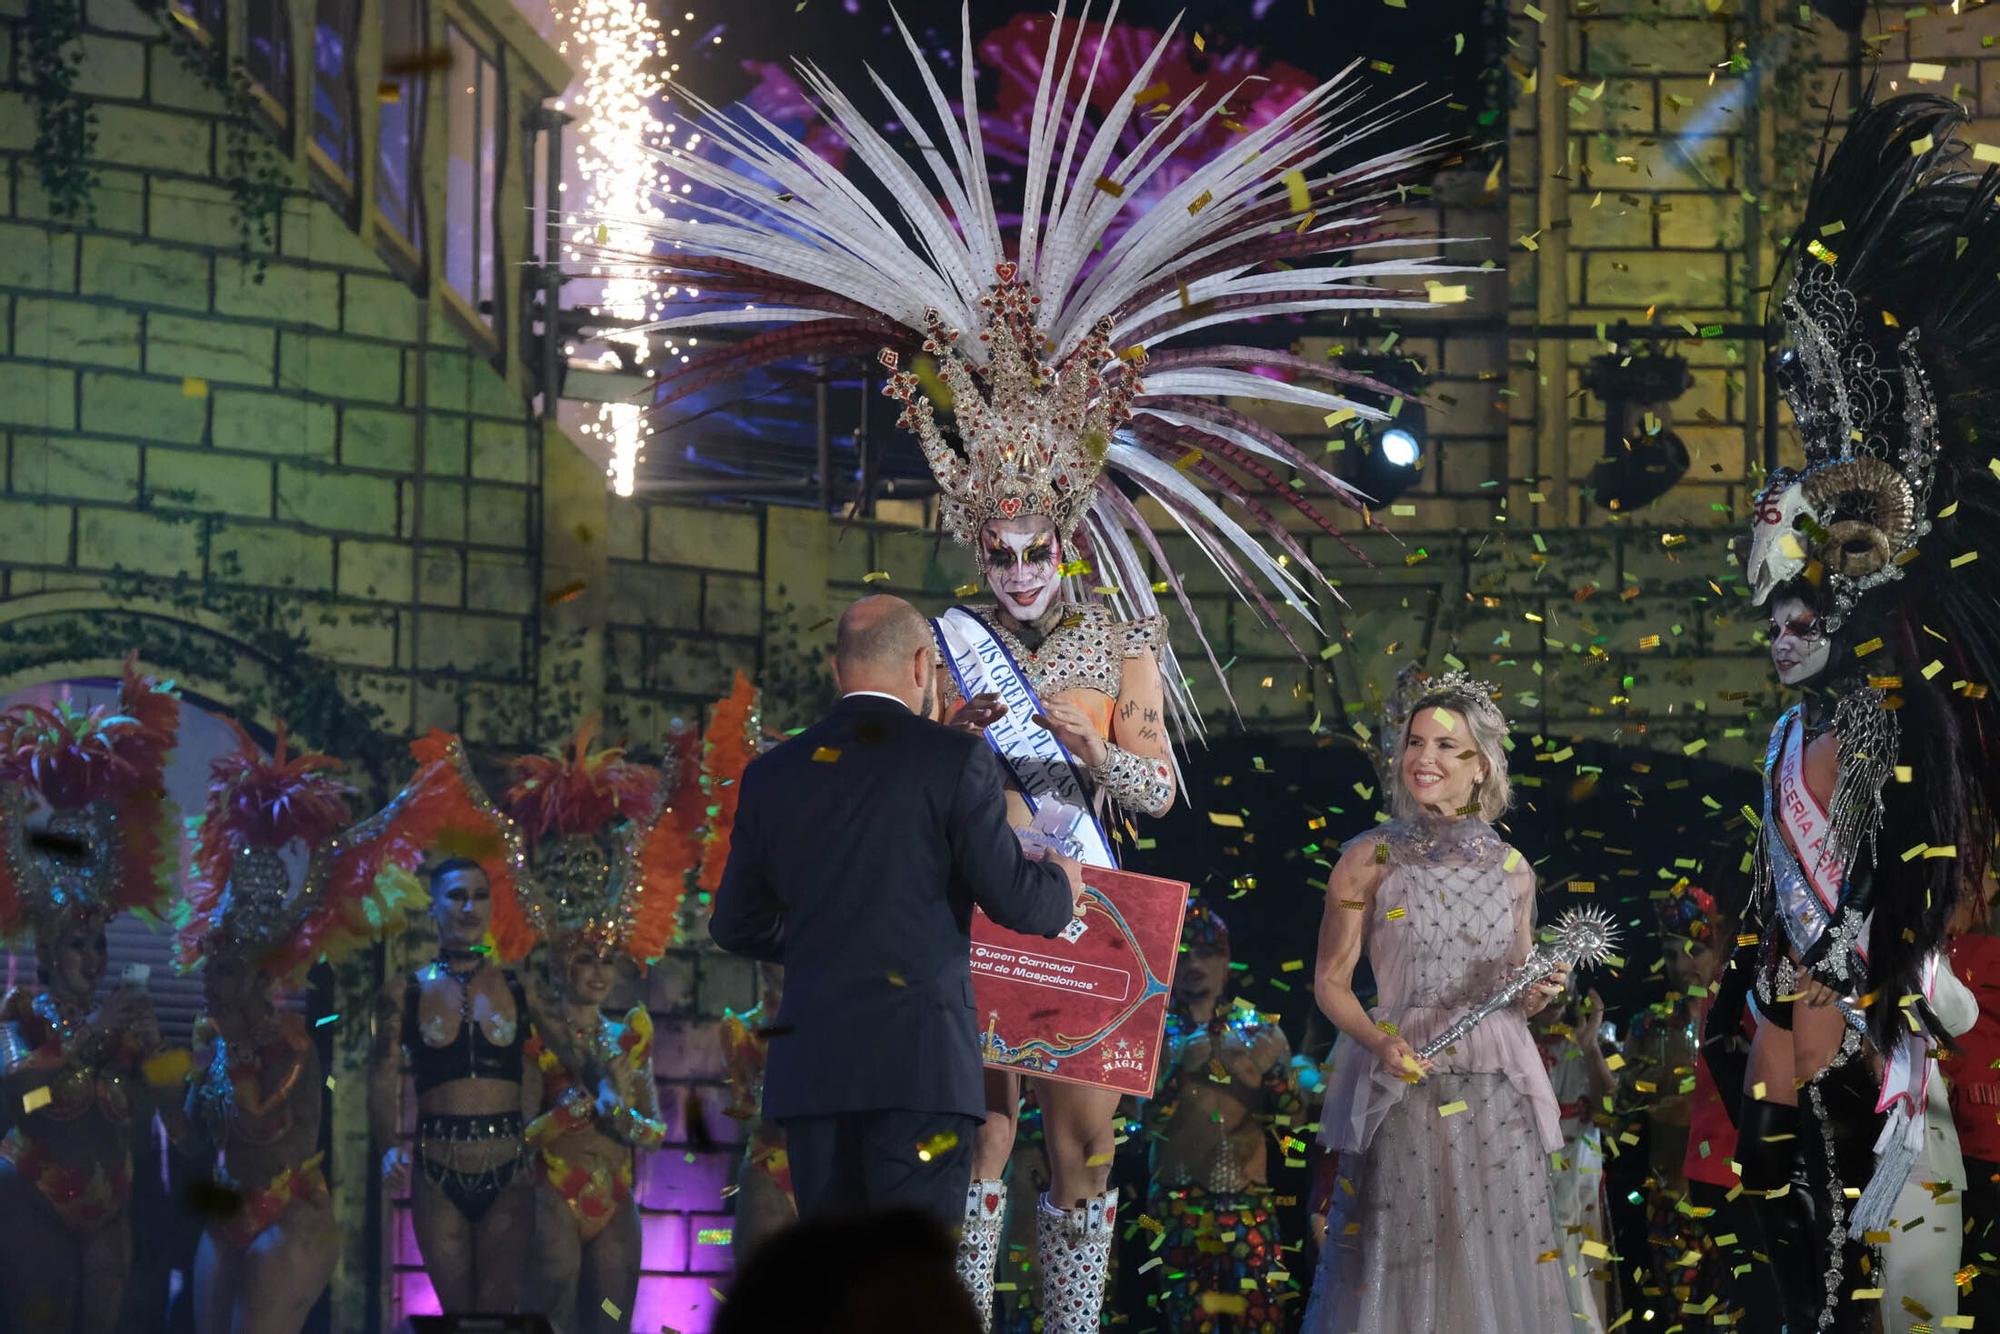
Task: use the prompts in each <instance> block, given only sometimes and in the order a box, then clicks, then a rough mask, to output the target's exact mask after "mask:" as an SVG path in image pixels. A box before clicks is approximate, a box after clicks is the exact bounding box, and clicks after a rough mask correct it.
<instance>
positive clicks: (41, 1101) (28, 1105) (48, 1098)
mask: <svg viewBox="0 0 2000 1334" xmlns="http://www.w3.org/2000/svg"><path fill="white" fill-rule="evenodd" d="M54 1101H55V1095H54V1094H52V1093H50V1092H49V1090H48V1086H47V1085H46V1084H45V1085H43V1086H42V1087H41V1088H38V1089H29V1090H28V1091H27V1092H26V1093H24V1094H22V1095H21V1111H22V1113H23V1114H24V1115H25V1114H26V1113H28V1112H33V1111H39V1110H40V1109H41V1108H44V1107H46V1106H48V1105H49V1104H50V1103H51V1102H54Z"/></svg>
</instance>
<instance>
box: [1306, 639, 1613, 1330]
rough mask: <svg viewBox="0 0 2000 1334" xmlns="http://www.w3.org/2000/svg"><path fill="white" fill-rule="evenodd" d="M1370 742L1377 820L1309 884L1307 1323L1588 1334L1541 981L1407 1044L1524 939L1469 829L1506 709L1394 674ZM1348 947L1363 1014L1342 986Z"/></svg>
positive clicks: (1523, 921) (1526, 915) (1459, 688)
mask: <svg viewBox="0 0 2000 1334" xmlns="http://www.w3.org/2000/svg"><path fill="white" fill-rule="evenodd" d="M1406 688H1407V689H1408V692H1409V694H1408V696H1406V697H1402V698H1399V699H1398V700H1397V701H1396V702H1395V704H1394V705H1393V706H1392V709H1391V713H1390V717H1389V720H1388V727H1387V734H1388V735H1389V736H1390V737H1391V738H1393V740H1392V741H1391V748H1390V752H1389V755H1388V761H1389V767H1390V769H1391V774H1390V776H1389V777H1388V778H1387V779H1386V780H1385V784H1386V785H1388V786H1389V790H1390V809H1391V811H1392V812H1393V814H1394V815H1395V817H1396V818H1395V819H1393V820H1391V821H1390V822H1389V823H1388V824H1386V825H1384V826H1382V827H1381V828H1380V829H1378V830H1376V831H1374V832H1372V833H1368V834H1363V835H1362V836H1360V837H1359V838H1356V839H1354V840H1353V841H1352V842H1350V843H1349V844H1348V845H1347V847H1346V850H1345V851H1344V852H1343V853H1342V854H1341V858H1340V861H1339V863H1338V864H1336V865H1335V867H1334V870H1333V876H1332V878H1331V879H1330V880H1329V881H1328V884H1327V895H1326V913H1325V917H1324V918H1323V920H1322V922H1321V925H1320V942H1319V960H1318V964H1317V970H1316V972H1315V975H1314V984H1313V991H1314V996H1315V998H1316V999H1317V1000H1318V1001H1319V1006H1320V1009H1321V1010H1322V1011H1324V1012H1325V1013H1326V1015H1327V1017H1328V1018H1329V1019H1331V1020H1333V1022H1334V1024H1335V1025H1336V1026H1338V1027H1339V1029H1340V1031H1341V1034H1342V1035H1343V1036H1344V1037H1345V1038H1346V1039H1347V1040H1346V1041H1345V1042H1343V1043H1340V1044H1339V1045H1338V1047H1337V1048H1336V1051H1335V1055H1334V1065H1333V1072H1332V1074H1331V1076H1330V1077H1329V1078H1328V1081H1327V1094H1326V1104H1325V1106H1324V1107H1323V1108H1322V1109H1321V1111H1320V1126H1321V1131H1320V1139H1321V1142H1322V1143H1323V1144H1325V1145H1326V1146H1327V1147H1328V1148H1331V1149H1335V1150H1338V1151H1339V1153H1340V1169H1341V1175H1342V1176H1343V1177H1344V1178H1346V1180H1347V1182H1348V1183H1350V1184H1351V1186H1352V1190H1351V1191H1350V1190H1348V1189H1346V1188H1343V1189H1339V1190H1336V1191H1335V1192H1334V1195H1333V1213H1332V1216H1331V1217H1330V1218H1329V1219H1328V1222H1327V1235H1326V1243H1325V1245H1324V1246H1322V1247H1321V1249H1320V1265H1319V1274H1318V1277H1317V1278H1316V1279H1315V1281H1314V1283H1313V1295H1312V1301H1311V1303H1310V1305H1309V1306H1308V1307H1307V1310H1306V1318H1305V1326H1304V1328H1305V1330H1306V1331H1307V1334H1406V1332H1407V1331H1410V1330H1433V1329H1435V1330H1442V1329H1450V1330H1452V1331H1453V1334H1555V1332H1556V1331H1594V1330H1596V1329H1597V1328H1598V1324H1597V1320H1596V1316H1595V1313H1594V1312H1593V1311H1589V1310H1585V1311H1581V1312H1575V1313H1572V1310H1571V1307H1572V1302H1571V1291H1572V1290H1571V1287H1570V1285H1569V1283H1568V1282H1567V1281H1566V1280H1565V1276H1564V1275H1563V1273H1562V1271H1561V1269H1560V1267H1559V1265H1558V1264H1557V1263H1556V1262H1555V1260H1554V1259H1544V1257H1550V1256H1553V1257H1560V1255H1561V1242H1560V1241H1559V1239H1558V1237H1557V1234H1556V1225H1555V1218H1554V1212H1553V1205H1552V1202H1551V1201H1552V1197H1551V1187H1550V1182H1549V1167H1548V1155H1549V1154H1551V1153H1553V1152H1555V1151H1556V1150H1557V1149H1559V1148H1561V1147H1562V1124H1561V1123H1562V1113H1561V1111H1560V1109H1559V1108H1558V1106H1557V1104H1556V1097H1555V1092H1554V1090H1553V1089H1552V1088H1551V1087H1550V1085H1549V1077H1548V1072H1547V1071H1546V1070H1544V1069H1543V1067H1542V1059H1541V1056H1540V1054H1539V1053H1538V1052H1537V1051H1536V1049H1535V1040H1534V1037H1533V1035H1532V1034H1530V1033H1529V1031H1528V1018H1529V1017H1530V1016H1532V1015H1535V1014H1537V1013H1539V1012H1540V1011H1541V1010H1542V1009H1543V1008H1544V1007H1545V1006H1547V1005H1548V1003H1549V1002H1550V1001H1551V1000H1553V999H1554V998H1555V997H1556V996H1557V995H1559V994H1560V993H1561V991H1562V985H1563V983H1564V981H1565V980H1566V976H1567V973H1566V970H1564V971H1562V972H1559V973H1557V974H1553V975H1551V976H1550V977H1547V978H1544V979H1543V980H1541V981H1540V982H1537V983H1535V984H1534V985H1533V986H1532V987H1531V988H1530V989H1529V990H1528V991H1527V992H1526V993H1524V995H1523V997H1522V1000H1521V1003H1520V1005H1519V1006H1518V1007H1516V1008H1513V1009H1506V1010H1501V1011H1499V1012H1497V1013H1495V1014H1492V1015H1489V1016H1487V1017H1486V1018H1485V1019H1482V1020H1481V1021H1480V1022H1479V1024H1478V1026H1476V1027H1475V1028H1473V1029H1472V1031H1471V1032H1470V1033H1468V1034H1467V1035H1466V1036H1465V1037H1464V1038H1462V1039H1460V1040H1459V1042H1457V1043H1456V1044H1455V1045H1453V1046H1451V1047H1447V1048H1446V1049H1445V1050H1444V1051H1443V1052H1441V1053H1439V1055H1438V1057H1437V1059H1436V1060H1435V1061H1421V1060H1419V1059H1418V1057H1417V1054H1416V1052H1417V1048H1419V1047H1421V1046H1422V1045H1423V1044H1424V1043H1425V1042H1426V1041H1427V1040H1429V1039H1430V1038H1432V1037H1434V1036H1435V1035H1437V1034H1438V1033H1441V1032H1443V1031H1444V1030H1445V1029H1447V1028H1448V1027H1450V1025H1451V1024H1452V1022H1453V1021H1454V1020H1456V1019H1457V1018H1458V1017H1459V1016H1460V1015H1461V1014H1463V1013H1465V1012H1466V1011H1468V1010H1470V1009H1472V1008H1473V1007H1474V1006H1476V1005H1477V1004H1478V1003H1479V1002H1481V1001H1483V1000H1485V999H1486V998H1487V997H1488V996H1491V995H1492V994H1494V993H1495V992H1497V991H1499V990H1500V989H1501V986H1502V985H1503V983H1504V982H1505V980H1506V978H1507V977H1508V975H1509V974H1510V973H1511V972H1512V971H1513V970H1514V969H1516V968H1518V967H1520V965H1521V964H1522V963H1523V962H1525V961H1526V959H1527V957H1528V954H1529V952H1530V951H1531V950H1532V949H1533V948H1534V915H1535V877H1534V872H1533V870H1532V869H1531V868H1530V867H1529V865H1528V862H1527V859H1526V858H1524V857H1523V856H1522V855H1521V854H1520V852H1518V851H1517V850H1515V849H1513V848H1510V847H1508V846H1507V844H1506V843H1504V842H1502V841H1501V839H1500V836H1499V835H1498V834H1496V833H1494V831H1493V826H1492V825H1491V824H1489V823H1488V821H1489V820H1493V819H1497V818H1499V816H1500V815H1501V814H1502V813H1503V812H1504V811H1505V810H1506V809H1507V804H1508V800H1509V788H1508V781H1507V753H1506V750H1505V748H1504V744H1505V741H1506V736H1507V721H1506V719H1505V718H1503V717H1502V716H1501V714H1500V710H1499V709H1498V708H1497V707H1496V706H1495V705H1494V703H1493V699H1492V696H1493V688H1492V687H1491V686H1488V685H1486V684H1485V683H1484V682H1480V681H1474V680H1471V679H1469V678H1467V677H1465V676H1463V675H1462V674H1460V673H1456V672H1454V673H1452V674H1450V675H1448V676H1443V677H1439V678H1436V679H1435V680H1433V681H1431V682H1429V683H1427V684H1422V685H1412V686H1410V687H1406ZM1364 952H1365V953H1366V954H1367V956H1368V962H1369V966H1370V968H1371V969H1372V971H1373V973H1374V976H1375V985H1376V991H1377V996H1376V1006H1375V1009H1374V1011H1373V1012H1372V1013H1371V1012H1370V1011H1368V1010H1367V1009H1364V1008H1363V1007H1362V1004H1361V1001H1360V999H1359V997H1357V996H1356V995H1355V992H1354V967H1355V964H1356V963H1357V962H1358V961H1359V960H1360V958H1361V955H1362V954H1363V953H1364Z"/></svg>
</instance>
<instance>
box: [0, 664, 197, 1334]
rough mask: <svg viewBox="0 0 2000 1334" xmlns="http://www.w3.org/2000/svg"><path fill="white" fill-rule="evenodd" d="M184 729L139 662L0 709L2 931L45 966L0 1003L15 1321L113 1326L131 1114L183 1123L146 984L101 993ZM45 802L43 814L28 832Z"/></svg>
mask: <svg viewBox="0 0 2000 1334" xmlns="http://www.w3.org/2000/svg"><path fill="white" fill-rule="evenodd" d="M179 728H180V703H179V701H178V700H177V699H176V698H175V697H174V695H173V693H172V691H171V689H170V688H169V687H168V686H166V685H163V684H161V683H160V682H157V681H153V680H149V679H146V678H143V677H141V676H140V675H139V674H138V672H137V669H136V668H135V667H134V665H133V664H132V663H130V662H128V663H127V664H126V667H125V678H124V683H123V686H122V687H121V689H120V691H119V697H118V705H117V707H116V708H112V707H109V706H100V707H98V708H94V709H89V710H81V709H77V708H75V707H73V706H72V705H71V704H70V702H69V701H68V700H66V699H65V700H62V701H60V702H58V703H57V704H55V705H54V706H53V707H50V708H42V707H40V706H38V705H30V704H22V705H16V706H15V707H14V708H12V709H9V710H8V711H7V712H6V713H5V714H4V715H0V938H4V939H9V940H12V939H17V938H19V937H21V936H22V935H24V934H27V933H29V932H32V933H33V936H34V941H35V962H36V965H37V969H38V971H39V973H40V976H41V989H40V990H39V991H29V990H28V989H26V988H17V989H16V990H14V991H12V992H10V993H9V994H8V996H7V998H6V1001H5V1003H4V1005H0V1093H3V1094H4V1097H5V1099H6V1113H5V1114H6V1117H7V1119H8V1120H9V1121H10V1122H11V1124H10V1125H9V1127H8V1130H7V1135H6V1138H5V1139H4V1140H0V1233H4V1236H5V1243H4V1244H0V1292H4V1294H5V1297H6V1305H7V1313H8V1316H9V1321H10V1324H11V1327H12V1328H14V1329H16V1330H22V1331H27V1330H35V1331H48V1334H110V1331H111V1330H112V1329H113V1328H114V1327H115V1326H116V1324H117V1321H118V1314H119V1306H120V1303H121V1302H122V1301H123V1298H124V1292H125V1284H126V1280H127V1278H128V1277H129V1275H130V1272H131V1265H132V1234H131V1225H130V1220H129V1218H128V1215H127V1211H126V1202H127V1200H128V1198H129V1197H130V1194H131V1189H132V1153H131V1147H130V1146H131V1140H132V1137H133V1131H134V1127H135V1125H137V1124H144V1123H146V1122H147V1121H149V1120H150V1118H151V1117H152V1115H153V1113H154V1112H155V1111H159V1112H160V1113H161V1115H162V1117H163V1119H164V1120H166V1121H167V1123H168V1127H169V1130H170V1131H172V1130H174V1129H176V1128H178V1126H179V1112H178V1106H177V1104H178V1099H179V1085H180V1081H181V1072H182V1069H184V1065H183V1066H176V1067H174V1068H172V1069H171V1070H170V1071H167V1072H163V1071H162V1070H161V1066H162V1065H165V1064H170V1062H168V1061H163V1060H155V1059H153V1058H155V1057H159V1056H161V1054H162V1052H161V1038H160V1025H159V1021H158V1019H157V1018H156V1017H155V1016H154V1013H153V1006H152V1002H151V1001H150V1000H148V999H147V996H146V989H145V984H144V982H143V981H135V980H128V981H126V982H124V983H121V984H120V985H119V986H118V987H117V988H116V989H114V990H113V991H112V992H111V993H110V994H109V995H107V996H106V997H105V998H104V1000H103V1001H102V1002H96V1001H95V1000H94V997H95V994H96V991H97V986H98V983H99V981H101V980H102V978H103V976H104V969H105V963H106V958H105V945H104V928H105V924H106V923H107V922H109V921H110V920H111V919H112V918H113V917H116V916H117V915H118V914H120V913H122V912H128V911H143V912H150V913H155V914H157V913H159V912H161V911H163V910H164V908H165V907H166V904H167V901H168V900H169V898H170V897H171V894H172V889H173V869H174V860H175V858H174V847H175V829H174V823H175V821H174V813H173V809H172V806H171V804H170V803H169V802H167V801H166V799H165V773H166V764H167V756H168V753H169V752H170V751H171V750H172V749H173V747H174V741H175V738H176V736H177V734H178V732H179ZM38 800H39V802H40V803H41V804H42V805H44V806H46V807H47V808H48V812H49V813H48V817H47V821H46V824H45V825H44V826H42V827H41V828H39V829H37V830H36V831H35V834H34V835H31V834H30V832H29V829H28V825H29V822H30V819H31V817H32V816H33V815H34V812H35V808H36V803H37V801H38ZM93 1005H94V1006H95V1008H93ZM183 1055H185V1054H184V1053H183ZM149 1073H150V1074H152V1075H154V1076H156V1078H154V1079H149V1078H148V1075H149Z"/></svg>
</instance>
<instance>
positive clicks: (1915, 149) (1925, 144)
mask: <svg viewBox="0 0 2000 1334" xmlns="http://www.w3.org/2000/svg"><path fill="white" fill-rule="evenodd" d="M1936 146H1937V141H1936V140H1935V139H1933V138H1932V137H1931V136H1930V135H1928V134H1927V135H1925V136H1924V137H1923V138H1921V139H1913V140H1911V141H1910V156H1911V157H1922V156H1923V155H1924V154H1926V153H1928V152H1930V151H1931V149H1933V148H1935V147H1936ZM1854 1295H1855V1296H1857V1297H1859V1296H1860V1295H1861V1294H1860V1293H1858V1292H1857V1293H1855V1294H1854ZM1877 1295H1878V1296H1879V1295H1880V1294H1879V1293H1878V1294H1877Z"/></svg>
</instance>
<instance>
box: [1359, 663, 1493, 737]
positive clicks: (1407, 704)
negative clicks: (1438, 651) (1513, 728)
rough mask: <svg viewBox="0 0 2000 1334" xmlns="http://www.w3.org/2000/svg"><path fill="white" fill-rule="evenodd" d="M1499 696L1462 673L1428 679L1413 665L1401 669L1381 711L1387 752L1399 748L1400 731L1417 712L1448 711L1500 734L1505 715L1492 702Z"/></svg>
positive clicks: (1452, 672) (1448, 673)
mask: <svg viewBox="0 0 2000 1334" xmlns="http://www.w3.org/2000/svg"><path fill="white" fill-rule="evenodd" d="M1499 693H1500V687H1499V686H1496V685H1494V684H1493V683H1492V682H1491V681H1482V680H1480V679H1478V678H1477V677H1475V676H1472V675H1471V674H1469V673H1467V672H1464V671H1449V672H1446V673H1444V674H1443V675H1442V676H1431V675H1428V674H1426V673H1424V672H1423V671H1422V670H1421V669H1420V668H1417V667H1415V666H1411V667H1405V668H1404V669H1403V670H1402V671H1401V672H1399V673H1398V674H1397V676H1396V688H1395V689H1394V690H1393V691H1392V692H1390V695H1389V699H1388V702H1387V703H1386V704H1385V705H1384V707H1383V711H1382V716H1383V721H1384V723H1385V724H1386V730H1387V746H1388V749H1389V750H1390V751H1391V752H1392V753H1393V752H1394V751H1395V750H1396V749H1397V748H1398V747H1400V746H1401V745H1402V742H1403V732H1404V730H1405V729H1406V728H1407V727H1408V726H1409V725H1410V719H1411V717H1412V716H1414V715H1415V714H1416V713H1417V712H1418V711H1419V710H1420V709H1428V708H1437V709H1452V710H1454V711H1456V712H1458V713H1462V714H1464V715H1465V716H1466V717H1468V718H1477V719H1478V720H1479V721H1481V722H1484V723H1487V724H1489V725H1491V726H1493V727H1496V728H1499V729H1501V730H1503V731H1504V730H1505V729H1506V726H1507V718H1506V715H1504V714H1502V713H1501V712H1500V706H1499V705H1498V704H1496V703H1494V702H1493V697H1494V696H1495V695H1497V694H1499Z"/></svg>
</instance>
